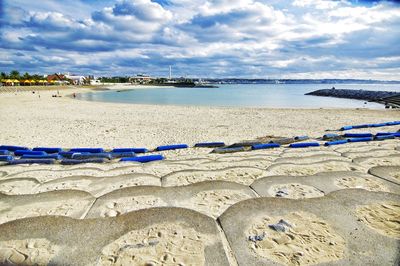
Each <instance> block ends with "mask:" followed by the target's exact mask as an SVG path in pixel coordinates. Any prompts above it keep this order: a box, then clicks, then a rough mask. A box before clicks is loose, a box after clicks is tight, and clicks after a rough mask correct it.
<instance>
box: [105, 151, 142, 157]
mask: <svg viewBox="0 0 400 266" xmlns="http://www.w3.org/2000/svg"><path fill="white" fill-rule="evenodd" d="M110 154H111V156H112V157H113V158H125V157H135V156H136V153H134V152H111V153H110Z"/></svg>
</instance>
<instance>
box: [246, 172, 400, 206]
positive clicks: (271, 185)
mask: <svg viewBox="0 0 400 266" xmlns="http://www.w3.org/2000/svg"><path fill="white" fill-rule="evenodd" d="M250 187H251V188H253V189H254V190H255V191H256V192H257V193H258V194H259V195H260V196H262V197H281V198H294V199H299V198H313V197H322V196H324V195H326V194H328V193H330V192H333V191H336V190H340V189H352V188H360V189H366V190H369V191H382V192H391V193H397V194H400V186H397V185H394V184H392V183H390V182H388V181H385V180H382V179H380V178H377V177H375V176H372V175H369V174H366V173H360V172H346V171H342V172H326V173H319V174H316V175H311V176H268V177H264V178H260V179H257V180H256V181H254V183H253V184H251V186H250Z"/></svg>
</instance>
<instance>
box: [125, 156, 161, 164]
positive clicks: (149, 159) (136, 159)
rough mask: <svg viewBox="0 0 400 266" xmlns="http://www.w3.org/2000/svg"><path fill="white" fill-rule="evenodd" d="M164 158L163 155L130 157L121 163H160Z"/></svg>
mask: <svg viewBox="0 0 400 266" xmlns="http://www.w3.org/2000/svg"><path fill="white" fill-rule="evenodd" d="M163 159H164V157H163V156H162V155H159V154H157V155H146V156H137V157H129V158H122V159H121V160H120V162H139V163H147V162H152V161H160V160H163Z"/></svg>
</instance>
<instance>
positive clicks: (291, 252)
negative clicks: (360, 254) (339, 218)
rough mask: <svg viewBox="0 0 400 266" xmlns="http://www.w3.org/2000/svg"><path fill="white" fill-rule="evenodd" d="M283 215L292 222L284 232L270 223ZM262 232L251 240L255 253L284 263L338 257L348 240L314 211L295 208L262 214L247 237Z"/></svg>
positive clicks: (311, 263) (317, 261)
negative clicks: (282, 213) (291, 210)
mask: <svg viewBox="0 0 400 266" xmlns="http://www.w3.org/2000/svg"><path fill="white" fill-rule="evenodd" d="M281 219H283V220H284V221H286V222H287V223H289V224H290V225H291V227H286V228H287V230H286V231H285V232H278V231H275V230H273V229H272V228H270V227H269V225H271V224H276V223H278V222H279V221H280V220H281ZM249 236H250V237H251V236H263V237H262V240H260V241H257V240H255V241H251V240H248V247H249V248H250V249H251V250H252V251H253V252H254V254H255V256H260V257H263V258H267V259H269V260H272V261H274V262H277V263H280V264H284V265H313V264H319V263H327V262H331V261H336V260H339V259H341V258H342V257H343V256H344V253H345V249H346V243H345V240H344V239H343V237H341V236H340V235H338V234H337V233H336V232H335V231H334V230H333V229H332V228H331V226H330V225H329V224H328V223H327V222H325V221H324V220H322V219H321V218H319V217H317V216H316V215H314V214H312V213H306V212H292V213H289V214H287V215H285V216H282V217H267V216H266V217H263V218H261V219H260V218H259V219H257V220H255V221H254V223H253V224H252V225H251V227H250V228H249V229H248V230H247V236H246V237H247V238H248V237H249Z"/></svg>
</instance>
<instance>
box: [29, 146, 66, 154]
mask: <svg viewBox="0 0 400 266" xmlns="http://www.w3.org/2000/svg"><path fill="white" fill-rule="evenodd" d="M32 150H33V151H44V152H46V153H59V152H61V151H62V149H61V148H48V147H36V148H33V149H32Z"/></svg>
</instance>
